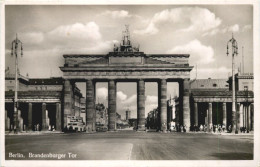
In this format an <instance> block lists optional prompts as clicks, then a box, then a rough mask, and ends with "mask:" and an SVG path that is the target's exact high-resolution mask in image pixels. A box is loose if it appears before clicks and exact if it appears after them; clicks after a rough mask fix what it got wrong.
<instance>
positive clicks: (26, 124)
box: [5, 72, 82, 131]
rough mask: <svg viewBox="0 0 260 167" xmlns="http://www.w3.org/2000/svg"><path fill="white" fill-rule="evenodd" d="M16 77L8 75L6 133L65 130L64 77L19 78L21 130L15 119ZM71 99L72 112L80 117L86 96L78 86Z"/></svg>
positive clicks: (19, 118) (6, 78) (6, 77)
mask: <svg viewBox="0 0 260 167" xmlns="http://www.w3.org/2000/svg"><path fill="white" fill-rule="evenodd" d="M14 78H15V77H14V75H13V74H10V73H8V72H7V73H6V74H5V120H6V121H5V123H6V124H5V130H6V131H10V130H13V129H17V130H19V131H40V130H49V128H51V129H55V130H58V131H62V130H64V127H63V126H62V122H63V121H64V117H63V111H62V110H63V108H64V105H66V104H64V80H63V78H37V79H36V78H29V77H24V76H22V75H19V77H18V80H19V91H18V118H17V119H18V122H19V125H18V127H15V126H14V124H13V121H14V119H15V118H14V117H13V112H14V83H15V80H14ZM71 88H72V92H73V93H72V94H71V96H70V97H69V98H70V99H71V101H72V102H73V103H72V105H71V113H72V115H73V116H80V98H82V94H81V93H80V90H79V89H78V88H77V87H76V85H72V87H71Z"/></svg>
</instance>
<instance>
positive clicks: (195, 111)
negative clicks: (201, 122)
mask: <svg viewBox="0 0 260 167" xmlns="http://www.w3.org/2000/svg"><path fill="white" fill-rule="evenodd" d="M194 125H195V126H198V103H197V102H194Z"/></svg>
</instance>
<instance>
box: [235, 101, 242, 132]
mask: <svg viewBox="0 0 260 167" xmlns="http://www.w3.org/2000/svg"><path fill="white" fill-rule="evenodd" d="M240 117H241V115H240V103H237V105H236V121H237V130H238V131H239V129H240V127H241V123H240Z"/></svg>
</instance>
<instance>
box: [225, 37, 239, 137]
mask: <svg viewBox="0 0 260 167" xmlns="http://www.w3.org/2000/svg"><path fill="white" fill-rule="evenodd" d="M229 44H231V51H232V131H235V133H236V134H237V133H238V130H237V114H236V104H235V60H234V57H235V55H236V56H237V55H238V52H237V51H238V46H237V41H236V40H235V38H234V37H233V34H232V38H231V39H230V40H229V41H228V42H227V56H228V55H229V52H228V51H229V47H228V46H229Z"/></svg>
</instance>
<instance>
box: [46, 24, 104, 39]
mask: <svg viewBox="0 0 260 167" xmlns="http://www.w3.org/2000/svg"><path fill="white" fill-rule="evenodd" d="M48 36H49V38H50V39H52V40H54V39H57V38H59V40H69V39H74V40H75V39H89V40H100V39H101V38H102V35H101V34H100V32H99V26H98V25H97V24H96V23H95V22H88V23H86V24H82V23H75V24H72V25H63V26H59V27H57V28H55V29H54V30H52V31H50V32H48Z"/></svg>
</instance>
